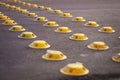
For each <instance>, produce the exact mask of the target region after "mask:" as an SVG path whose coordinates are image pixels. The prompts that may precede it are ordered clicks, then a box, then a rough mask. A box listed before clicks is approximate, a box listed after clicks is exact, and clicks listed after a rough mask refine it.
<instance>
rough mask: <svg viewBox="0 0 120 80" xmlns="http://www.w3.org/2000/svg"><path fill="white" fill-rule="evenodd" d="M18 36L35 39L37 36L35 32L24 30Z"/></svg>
mask: <svg viewBox="0 0 120 80" xmlns="http://www.w3.org/2000/svg"><path fill="white" fill-rule="evenodd" d="M18 37H19V38H22V39H34V38H36V37H37V36H36V35H35V34H34V33H33V32H28V31H26V32H22V33H21V34H20V35H18Z"/></svg>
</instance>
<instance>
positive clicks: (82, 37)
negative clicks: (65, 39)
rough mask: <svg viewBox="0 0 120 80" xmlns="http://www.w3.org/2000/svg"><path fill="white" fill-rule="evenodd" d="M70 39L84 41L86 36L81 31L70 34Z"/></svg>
mask: <svg viewBox="0 0 120 80" xmlns="http://www.w3.org/2000/svg"><path fill="white" fill-rule="evenodd" d="M69 38H70V39H71V40H77V41H85V40H87V39H88V37H87V36H86V35H85V34H83V33H75V34H73V35H72V36H70V37H69Z"/></svg>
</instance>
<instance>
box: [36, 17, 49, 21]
mask: <svg viewBox="0 0 120 80" xmlns="http://www.w3.org/2000/svg"><path fill="white" fill-rule="evenodd" d="M34 21H37V22H46V21H48V19H47V18H46V17H37V18H36V19H35V20H34Z"/></svg>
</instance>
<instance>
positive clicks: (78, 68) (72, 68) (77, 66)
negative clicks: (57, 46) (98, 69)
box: [60, 62, 89, 76]
mask: <svg viewBox="0 0 120 80" xmlns="http://www.w3.org/2000/svg"><path fill="white" fill-rule="evenodd" d="M60 72H61V73H62V74H64V75H67V76H85V75H88V74H89V70H88V69H87V68H86V67H85V66H84V65H83V64H82V63H80V62H76V63H69V64H67V65H66V66H64V67H63V68H61V69H60Z"/></svg>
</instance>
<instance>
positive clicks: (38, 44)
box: [29, 40, 50, 49]
mask: <svg viewBox="0 0 120 80" xmlns="http://www.w3.org/2000/svg"><path fill="white" fill-rule="evenodd" d="M29 47H30V48H34V49H47V48H49V47H50V45H49V44H48V43H47V42H46V41H44V40H36V41H33V42H32V43H31V44H30V45H29Z"/></svg>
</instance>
